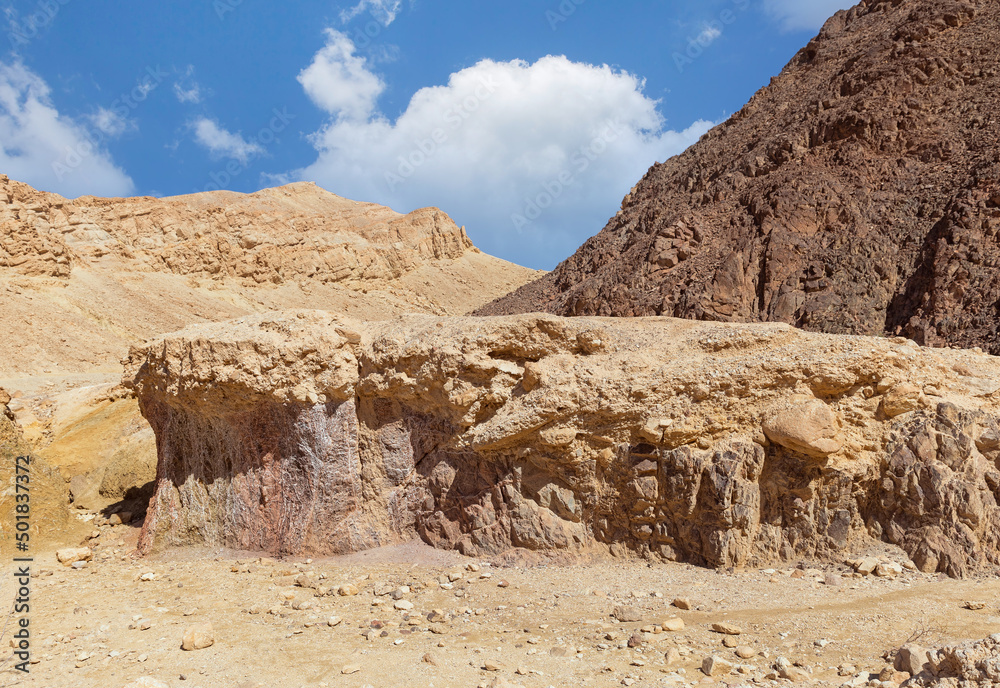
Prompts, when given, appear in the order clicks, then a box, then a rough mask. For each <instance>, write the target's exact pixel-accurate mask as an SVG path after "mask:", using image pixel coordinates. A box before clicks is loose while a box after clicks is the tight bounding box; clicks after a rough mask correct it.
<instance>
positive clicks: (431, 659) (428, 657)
mask: <svg viewBox="0 0 1000 688" xmlns="http://www.w3.org/2000/svg"><path fill="white" fill-rule="evenodd" d="M422 659H423V662H424V664H430V665H431V666H436V667H439V666H441V662H440V660H438V658H437V657H436V656H435V655H433V654H431V653H430V652H428V653H427V654H425V655H424V656H423V658H422Z"/></svg>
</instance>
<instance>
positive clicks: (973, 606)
mask: <svg viewBox="0 0 1000 688" xmlns="http://www.w3.org/2000/svg"><path fill="white" fill-rule="evenodd" d="M962 608H963V609H969V610H971V611H974V612H978V611H979V610H981V609H986V603H985V602H966V603H964V604H963V605H962Z"/></svg>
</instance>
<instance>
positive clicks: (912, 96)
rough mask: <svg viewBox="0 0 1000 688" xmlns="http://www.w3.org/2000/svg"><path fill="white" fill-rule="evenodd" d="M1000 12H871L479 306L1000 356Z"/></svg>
mask: <svg viewBox="0 0 1000 688" xmlns="http://www.w3.org/2000/svg"><path fill="white" fill-rule="evenodd" d="M998 26H1000V5H998V4H997V3H996V2H987V1H985V0H864V2H861V3H860V4H859V5H858V6H856V7H855V8H853V9H851V10H846V11H842V12H838V13H837V14H836V15H835V16H834V17H833V18H831V19H830V20H829V21H828V22H827V23H826V25H825V26H824V27H823V30H822V31H821V32H820V34H819V35H818V36H817V37H816V38H815V39H814V40H813V41H811V42H810V43H809V44H808V45H807V46H806V47H805V48H803V49H802V50H801V51H800V52H799V53H798V54H797V55H796V56H795V57H794V59H792V61H791V62H790V63H789V64H788V65H787V66H786V67H785V69H784V70H783V71H782V72H781V74H780V75H778V76H776V77H775V78H774V79H772V80H771V83H770V85H768V86H767V87H765V88H763V89H761V90H760V91H759V92H758V93H757V94H756V95H754V97H753V98H752V99H751V100H750V102H749V103H747V104H746V106H745V107H743V109H741V110H740V111H739V112H737V113H736V114H735V115H733V116H732V117H731V118H730V119H729V120H728V121H727V122H725V123H724V124H722V125H720V126H718V127H716V128H715V129H713V130H712V131H710V132H709V133H708V134H706V136H705V137H703V139H702V140H701V141H700V142H698V143H697V144H696V145H694V146H693V147H691V148H690V149H689V150H688V151H687V152H685V153H684V154H682V155H680V156H677V157H675V158H672V159H671V160H669V161H667V162H665V163H663V164H656V165H654V166H653V167H652V168H651V169H650V170H649V172H648V173H647V174H646V176H645V177H644V178H643V179H642V180H641V181H640V182H639V183H638V184H637V185H636V187H635V188H634V189H633V190H632V192H631V193H629V194H628V195H627V196H626V197H625V199H624V201H623V203H622V209H621V211H620V212H619V213H618V214H617V215H616V216H615V217H614V218H612V219H611V221H610V222H609V223H608V225H607V226H606V227H605V228H604V229H603V230H602V231H601V232H600V233H599V234H598V235H597V236H595V237H593V238H592V239H590V240H589V241H587V242H586V243H585V244H584V245H583V246H582V247H581V248H580V250H579V251H577V253H576V254H575V255H573V256H572V257H570V258H569V259H567V260H566V261H565V262H563V263H562V264H561V265H560V266H559V267H558V268H557V269H556V270H555V271H553V272H552V273H551V274H549V275H547V276H545V277H543V278H541V279H540V280H539V281H537V282H534V283H532V284H530V285H527V286H525V287H523V288H521V289H520V290H518V291H516V292H514V293H513V294H511V295H509V296H507V297H505V298H503V299H501V300H499V301H498V302H497V303H495V304H491V305H490V306H488V307H486V308H484V309H481V310H480V311H479V313H480V314H484V315H486V314H509V313H522V312H531V311H538V310H544V311H548V312H551V313H557V314H562V315H613V316H650V315H666V316H674V317H681V318H690V319H697V320H714V321H739V322H748V321H770V322H784V323H789V324H792V325H795V326H797V327H802V328H805V329H807V330H812V331H822V332H831V333H854V334H868V335H874V334H879V333H888V334H890V335H892V334H903V335H905V336H908V337H911V338H913V339H915V340H916V341H918V342H919V343H921V344H928V345H935V346H936V345H942V344H953V345H960V346H963V347H974V346H979V347H982V348H984V349H986V350H988V351H990V352H992V353H995V354H998V353H1000V334H998V323H1000V319H998V317H997V304H998V302H1000V270H998V268H1000V243H998V236H1000V235H998V231H1000V164H998V162H1000V157H998V156H1000V144H998V141H1000V119H998V117H997V98H996V94H997V93H998V92H1000V68H998V67H1000V65H998V61H997V51H996V45H997V41H998V37H1000V34H998V28H997V27H998Z"/></svg>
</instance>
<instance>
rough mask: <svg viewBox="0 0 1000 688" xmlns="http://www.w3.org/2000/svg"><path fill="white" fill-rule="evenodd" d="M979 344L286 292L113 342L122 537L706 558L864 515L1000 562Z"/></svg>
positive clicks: (996, 370)
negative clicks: (324, 301) (124, 401)
mask: <svg viewBox="0 0 1000 688" xmlns="http://www.w3.org/2000/svg"><path fill="white" fill-rule="evenodd" d="M998 380H1000V362H998V360H997V359H994V358H992V357H989V356H986V355H983V354H979V353H975V352H958V351H946V350H940V351H936V350H929V349H922V348H919V347H917V346H916V345H915V344H913V343H912V342H908V341H907V340H904V339H901V338H897V339H893V340H887V339H878V338H860V337H845V336H831V335H818V334H808V333H803V332H801V331H798V330H795V329H793V328H791V327H789V326H787V325H780V324H767V325H756V326H743V325H741V326H735V325H725V324H707V323H693V322H687V321H680V320H674V319H666V318H654V319H637V320H614V319H600V318H574V319H563V318H559V317H555V316H546V315H537V314H536V315H526V316H517V317H506V318H488V319H481V318H459V319H442V318H436V317H430V316H409V317H405V318H398V319H395V320H392V321H387V322H382V323H365V324H361V323H357V322H352V321H350V320H347V319H343V318H339V317H336V316H334V315H331V314H329V313H320V312H312V311H299V312H295V313H288V314H282V315H265V316H252V317H247V318H243V319H240V320H236V321H233V322H231V323H224V324H218V325H199V326H194V327H191V328H188V329H187V330H184V331H182V332H180V333H177V334H173V335H169V336H167V337H165V338H163V339H162V340H158V341H155V342H151V343H149V344H148V345H145V346H143V347H137V348H134V349H133V350H132V351H131V353H130V355H129V358H128V361H127V364H126V383H127V384H128V385H130V386H132V387H133V388H134V389H135V391H136V393H137V395H138V398H139V401H140V404H141V408H142V411H143V413H144V415H145V416H146V417H147V418H148V419H149V421H150V423H151V424H152V426H153V429H154V431H155V433H156V435H157V445H158V451H159V457H158V468H157V487H156V494H155V497H154V499H153V501H152V503H151V505H150V509H149V513H148V516H147V519H146V523H145V526H144V529H143V535H142V539H141V543H140V544H141V549H142V550H143V551H150V550H151V549H153V548H154V547H157V546H161V545H169V544H186V543H206V544H211V545H223V546H228V547H233V548H238V549H251V550H265V551H269V552H273V553H280V554H291V553H301V554H304V553H333V552H349V551H355V550H360V549H365V548H369V547H373V546H376V545H381V544H387V543H393V542H399V541H402V540H407V539H410V538H412V537H414V536H417V535H419V536H420V537H421V538H423V539H424V540H425V541H427V542H429V543H431V544H434V545H435V546H438V547H442V548H456V549H459V550H460V551H462V552H464V553H466V554H493V553H498V552H502V551H504V550H507V549H510V548H526V549H530V550H546V551H549V550H561V551H566V552H580V551H583V550H586V549H589V548H592V547H606V548H609V549H610V551H612V552H614V553H617V554H625V553H628V552H634V553H638V554H642V555H644V556H651V557H661V558H665V559H671V560H680V561H688V562H693V563H696V564H701V565H708V566H743V565H758V564H766V563H771V562H775V561H781V560H789V559H793V558H797V557H812V556H818V557H824V556H835V555H836V556H840V555H843V554H844V553H846V552H848V551H851V550H853V549H857V548H861V547H863V546H865V545H867V544H870V543H871V542H872V541H873V540H882V541H886V542H890V543H893V544H896V545H899V546H900V547H902V548H903V549H905V550H906V551H907V552H908V553H909V554H910V556H911V557H912V558H913V560H914V562H915V563H916V564H917V565H918V566H919V567H920V568H921V569H923V570H925V571H945V572H947V573H949V574H952V575H956V576H960V575H964V574H967V573H969V572H972V571H977V570H980V569H983V568H985V567H987V566H991V565H992V566H995V565H997V564H1000V470H998V462H1000V425H998V422H1000V416H998V412H1000V396H998V392H1000V382H998Z"/></svg>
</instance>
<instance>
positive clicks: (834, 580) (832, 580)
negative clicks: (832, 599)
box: [823, 573, 844, 588]
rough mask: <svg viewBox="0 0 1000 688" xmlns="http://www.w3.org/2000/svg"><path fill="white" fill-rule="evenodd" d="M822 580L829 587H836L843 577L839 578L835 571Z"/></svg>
mask: <svg viewBox="0 0 1000 688" xmlns="http://www.w3.org/2000/svg"><path fill="white" fill-rule="evenodd" d="M823 582H824V583H825V584H826V585H828V586H830V587H831V588H836V587H839V586H840V585H842V584H843V583H844V579H843V578H841V577H840V576H839V575H837V574H836V573H831V574H829V575H828V576H827V577H826V578H825V579H823Z"/></svg>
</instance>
